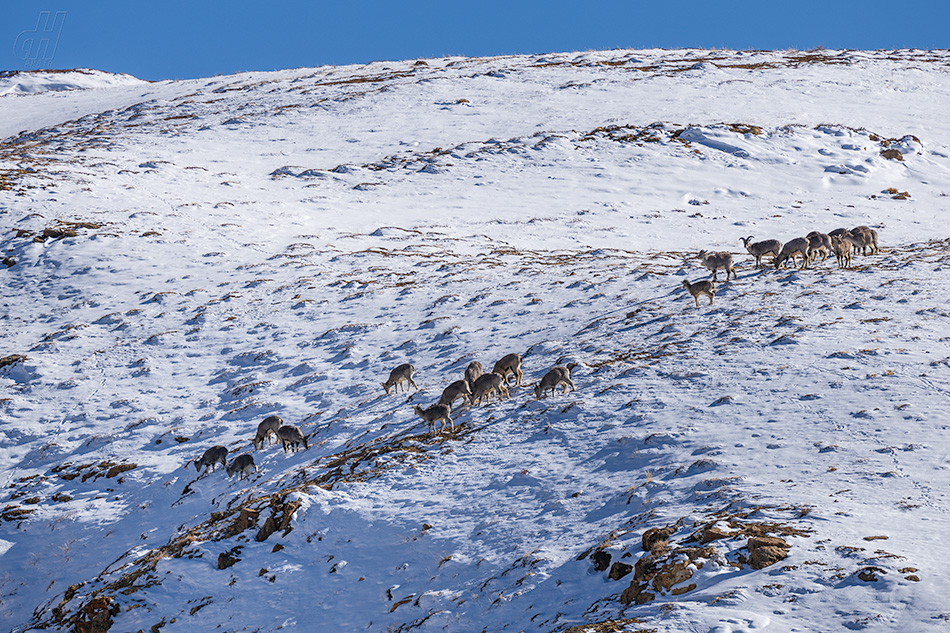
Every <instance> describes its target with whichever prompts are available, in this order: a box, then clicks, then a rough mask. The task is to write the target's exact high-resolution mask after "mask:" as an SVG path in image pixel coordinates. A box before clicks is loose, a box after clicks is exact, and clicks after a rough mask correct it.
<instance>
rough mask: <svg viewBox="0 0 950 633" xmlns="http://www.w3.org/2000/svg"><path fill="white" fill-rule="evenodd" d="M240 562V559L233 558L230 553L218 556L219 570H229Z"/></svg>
mask: <svg viewBox="0 0 950 633" xmlns="http://www.w3.org/2000/svg"><path fill="white" fill-rule="evenodd" d="M240 560H241V559H240V558H236V557H234V556H232V555H231V554H230V553H229V552H221V553H220V554H218V569H227V568H228V567H230V566H231V565H233V564H234V563H237V562H238V561H240Z"/></svg>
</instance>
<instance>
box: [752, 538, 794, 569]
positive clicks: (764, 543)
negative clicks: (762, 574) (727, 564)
mask: <svg viewBox="0 0 950 633" xmlns="http://www.w3.org/2000/svg"><path fill="white" fill-rule="evenodd" d="M746 547H748V548H749V566H751V567H752V569H762V568H764V567H768V566H769V565H774V564H775V563H777V562H779V561H780V560H784V559H785V558H788V549H789V545H788V543H786V542H785V541H783V540H782V539H780V538H778V537H776V536H753V537H752V538H750V539H749V542H748V543H747V544H746Z"/></svg>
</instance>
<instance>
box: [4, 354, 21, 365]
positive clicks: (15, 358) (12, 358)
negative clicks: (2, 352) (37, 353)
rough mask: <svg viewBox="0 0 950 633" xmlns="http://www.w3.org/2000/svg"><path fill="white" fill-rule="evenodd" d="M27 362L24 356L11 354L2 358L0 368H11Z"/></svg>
mask: <svg viewBox="0 0 950 633" xmlns="http://www.w3.org/2000/svg"><path fill="white" fill-rule="evenodd" d="M25 360H26V356H24V355H23V354H10V355H9V356H4V357H3V358H0V367H9V366H10V365H16V364H17V363H22V362H23V361H25Z"/></svg>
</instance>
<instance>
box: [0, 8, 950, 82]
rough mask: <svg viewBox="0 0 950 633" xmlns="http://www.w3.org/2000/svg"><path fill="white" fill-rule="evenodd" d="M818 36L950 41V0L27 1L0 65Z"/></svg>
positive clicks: (17, 12) (258, 60) (265, 62)
mask: <svg viewBox="0 0 950 633" xmlns="http://www.w3.org/2000/svg"><path fill="white" fill-rule="evenodd" d="M38 22H39V29H38ZM44 30H45V31H46V32H44ZM53 45H55V49H54V47H53ZM819 46H821V47H825V48H857V49H879V48H924V49H926V48H950V2H948V1H947V0H902V1H901V2H896V1H894V0H890V1H887V2H885V1H882V0H864V1H860V2H859V1H853V0H823V1H821V2H819V1H815V0H797V1H795V2H788V3H785V2H772V1H770V0H755V1H748V0H720V1H718V2H717V1H714V0H705V1H699V0H667V1H665V2H664V1H662V0H657V1H653V2H643V1H639V0H628V1H626V2H621V1H616V0H609V1H599V0H571V1H563V0H547V1H546V2H534V1H520V2H519V1H518V0H509V1H508V2H499V1H496V0H469V1H465V2H462V1H460V0H389V1H387V2H379V1H360V0H349V1H347V0H337V1H336V2H324V1H312V2H270V3H266V2H261V1H257V2H246V1H243V0H233V1H232V2H228V3H210V2H200V1H197V0H193V1H192V2H181V1H178V0H170V1H166V2H136V1H135V0H125V1H123V2H114V1H111V0H106V1H96V0H79V1H76V0H73V1H65V0H50V1H49V2H45V1H44V2H34V1H32V0H25V1H22V2H16V3H14V2H5V3H4V7H3V8H2V9H0V69H2V70H24V69H26V68H28V67H30V66H33V67H36V66H42V67H49V68H74V67H87V68H99V69H103V70H108V71H112V72H126V73H130V74H133V75H136V76H137V77H141V78H143V79H180V78H193V77H206V76H212V75H215V74H228V73H234V72H239V71H243V70H274V69H278V68H296V67H301V66H320V65H324V64H350V63H364V62H369V61H374V60H382V59H389V60H398V59H413V58H417V57H441V56H444V55H499V54H510V53H548V52H552V51H576V50H590V49H608V48H618V47H621V48H650V47H661V48H679V47H698V48H731V49H788V48H795V49H802V50H806V49H812V48H815V47H819Z"/></svg>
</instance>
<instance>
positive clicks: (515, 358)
mask: <svg viewBox="0 0 950 633" xmlns="http://www.w3.org/2000/svg"><path fill="white" fill-rule="evenodd" d="M492 373H495V374H498V375H499V376H501V377H502V378H504V379H505V386H508V374H513V375H514V377H515V386H516V387H517V386H518V385H520V384H521V379H522V377H523V374H522V373H521V356H520V355H519V354H508V355H506V356H503V357H502V359H501V360H500V361H498V362H497V363H495V366H494V367H492Z"/></svg>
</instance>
